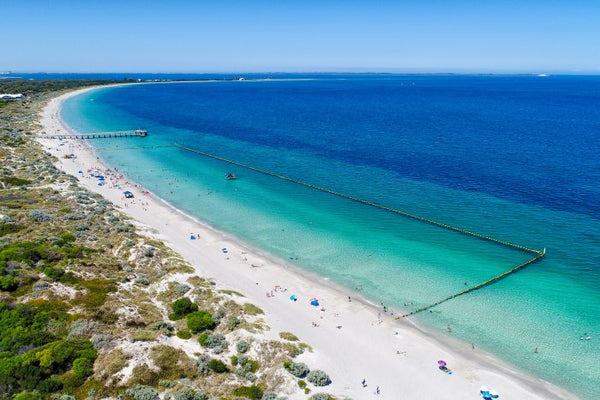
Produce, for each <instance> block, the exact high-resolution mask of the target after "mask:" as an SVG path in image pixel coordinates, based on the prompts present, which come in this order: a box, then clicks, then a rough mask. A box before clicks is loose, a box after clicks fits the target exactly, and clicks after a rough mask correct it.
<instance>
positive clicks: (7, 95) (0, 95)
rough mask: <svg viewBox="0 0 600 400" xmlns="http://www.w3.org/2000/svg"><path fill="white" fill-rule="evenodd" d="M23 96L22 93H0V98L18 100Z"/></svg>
mask: <svg viewBox="0 0 600 400" xmlns="http://www.w3.org/2000/svg"><path fill="white" fill-rule="evenodd" d="M24 98H25V96H24V95H23V94H22V93H17V94H10V93H0V100H19V99H24Z"/></svg>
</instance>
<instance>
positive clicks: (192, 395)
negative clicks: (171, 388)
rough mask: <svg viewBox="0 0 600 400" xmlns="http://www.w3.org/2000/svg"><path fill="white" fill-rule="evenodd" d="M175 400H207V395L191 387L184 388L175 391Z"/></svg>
mask: <svg viewBox="0 0 600 400" xmlns="http://www.w3.org/2000/svg"><path fill="white" fill-rule="evenodd" d="M173 397H174V398H175V400H208V396H207V395H206V393H204V392H200V393H198V392H196V391H195V390H193V389H190V388H185V389H181V390H179V391H178V392H176V393H175V395H174V396H173Z"/></svg>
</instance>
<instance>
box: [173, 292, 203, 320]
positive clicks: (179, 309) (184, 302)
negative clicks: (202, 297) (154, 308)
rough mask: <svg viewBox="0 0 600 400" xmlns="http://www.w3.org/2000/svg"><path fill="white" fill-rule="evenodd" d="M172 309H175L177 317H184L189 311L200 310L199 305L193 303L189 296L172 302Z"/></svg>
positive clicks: (174, 312) (174, 313)
mask: <svg viewBox="0 0 600 400" xmlns="http://www.w3.org/2000/svg"><path fill="white" fill-rule="evenodd" d="M171 309H172V310H173V315H175V316H177V317H184V316H186V315H187V314H189V313H193V312H195V311H198V305H197V304H195V303H192V301H191V300H190V299H188V298H187V297H182V298H181V299H177V300H175V301H174V302H173V304H171Z"/></svg>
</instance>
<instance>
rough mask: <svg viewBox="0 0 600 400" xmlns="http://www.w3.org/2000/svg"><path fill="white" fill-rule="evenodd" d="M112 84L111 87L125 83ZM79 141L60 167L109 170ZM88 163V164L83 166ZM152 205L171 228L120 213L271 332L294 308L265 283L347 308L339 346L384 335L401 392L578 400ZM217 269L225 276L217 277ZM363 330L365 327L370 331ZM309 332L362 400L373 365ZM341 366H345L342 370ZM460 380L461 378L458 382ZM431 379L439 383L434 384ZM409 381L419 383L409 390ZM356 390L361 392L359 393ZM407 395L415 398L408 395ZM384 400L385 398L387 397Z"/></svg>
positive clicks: (46, 121)
mask: <svg viewBox="0 0 600 400" xmlns="http://www.w3.org/2000/svg"><path fill="white" fill-rule="evenodd" d="M168 83H176V82H168ZM112 86H113V87H114V86H123V85H112ZM106 87H107V86H101V87H92V88H86V89H81V90H76V91H72V92H69V93H66V94H64V95H61V96H59V97H57V98H55V99H52V100H51V101H50V103H49V104H48V105H47V106H46V107H45V109H44V112H43V115H42V125H43V128H44V130H45V131H47V132H50V131H52V130H53V129H56V128H57V127H59V126H60V127H61V129H65V130H72V129H71V128H70V127H68V125H67V124H65V123H64V121H62V120H61V119H60V115H59V112H60V107H61V104H62V102H63V101H64V100H66V99H67V98H69V97H71V96H74V95H77V94H81V93H83V92H86V91H90V90H95V89H98V88H106ZM39 141H40V143H41V144H42V145H43V146H44V147H45V148H46V150H47V151H49V152H51V153H52V149H53V148H54V147H55V146H54V143H55V142H53V141H52V140H50V139H40V140H39ZM77 143H78V149H77V153H76V154H77V156H78V158H77V159H75V160H64V159H60V160H59V162H58V164H59V167H60V168H62V169H63V170H65V171H66V172H67V173H70V174H72V175H74V176H77V169H78V168H80V167H81V166H85V167H86V168H88V167H90V166H91V165H97V166H98V167H99V168H105V169H108V168H110V167H109V166H108V165H107V164H106V163H105V161H104V160H102V159H100V158H99V156H98V155H97V154H95V152H94V150H93V147H91V146H88V145H87V144H85V145H84V144H83V143H81V142H77ZM54 153H55V152H54ZM85 163H90V164H88V165H86V164H85ZM124 180H126V181H128V184H129V186H133V185H134V182H132V181H131V180H129V179H127V178H124ZM80 181H83V182H82V183H83V185H84V186H86V187H87V188H88V189H90V190H93V191H95V192H97V193H100V194H102V195H103V196H105V197H106V198H107V199H108V200H110V201H112V202H113V203H115V204H116V205H117V206H119V205H121V204H123V203H122V202H121V203H120V202H119V191H118V190H116V191H115V190H113V191H111V190H110V189H108V188H100V189H99V188H98V187H95V186H94V185H93V184H86V183H91V182H85V180H83V179H80ZM107 192H110V193H107ZM147 199H148V203H152V207H153V208H154V209H155V210H157V211H158V212H160V214H161V216H162V214H163V213H164V215H166V217H165V218H166V221H167V222H164V221H163V219H161V218H158V217H156V218H152V217H151V216H150V215H148V214H144V211H142V209H141V208H140V207H137V206H136V207H126V208H123V207H121V209H122V211H123V212H125V213H126V214H128V215H129V216H130V217H132V218H133V219H134V220H136V221H138V223H139V224H141V225H143V226H146V227H149V228H151V229H154V230H155V231H156V235H157V237H158V238H159V239H161V240H164V241H166V242H167V243H168V244H169V246H170V247H172V248H173V249H174V250H175V251H177V252H179V253H180V254H181V255H182V256H183V257H184V258H185V259H186V260H187V261H189V262H190V263H191V264H192V265H193V266H194V267H195V268H196V270H197V271H198V272H199V273H200V274H201V275H202V276H204V277H205V278H211V275H214V278H215V280H216V282H217V284H218V286H220V287H223V288H228V289H229V288H231V289H235V290H238V291H240V292H242V293H244V294H245V295H247V296H248V297H249V298H250V299H251V300H252V301H253V302H257V303H258V304H259V305H260V306H261V307H262V308H263V309H265V310H266V312H267V323H268V325H270V326H272V327H277V326H280V327H287V324H288V323H289V322H290V321H289V317H287V319H286V317H285V316H282V314H285V313H286V309H287V308H288V307H289V304H292V303H290V302H289V300H288V301H287V302H282V303H285V304H282V305H283V306H281V305H279V304H278V306H277V307H269V302H271V303H273V302H274V301H275V300H270V299H267V300H266V299H265V297H264V295H263V296H260V293H263V291H264V289H263V288H264V286H267V287H269V286H271V287H272V286H273V285H269V284H266V285H265V282H267V281H269V280H270V281H272V282H279V281H281V280H283V281H284V282H285V286H286V287H288V288H289V287H294V286H295V287H297V288H298V289H295V290H296V291H297V292H298V293H300V294H301V295H302V296H303V297H306V296H308V295H309V293H315V292H318V293H323V295H322V296H321V297H322V298H324V299H325V304H326V305H327V307H328V308H333V309H336V310H342V311H343V314H351V318H349V319H348V320H346V319H345V318H344V321H343V327H344V329H341V330H340V331H341V332H344V333H346V332H347V331H349V330H353V332H349V333H352V334H354V336H355V338H348V339H346V340H347V341H346V342H345V343H344V340H341V342H342V343H340V344H343V345H352V344H354V345H357V344H361V342H360V340H362V339H365V338H367V339H369V338H373V339H378V338H379V337H381V339H382V340H381V341H377V340H374V342H375V343H374V344H375V345H374V346H373V345H372V344H371V345H370V346H368V347H369V348H368V351H367V353H366V354H368V353H369V351H371V352H373V351H374V352H375V355H378V354H379V352H385V357H384V359H383V360H382V361H378V360H375V364H380V363H381V364H382V366H384V367H385V368H387V369H392V370H393V369H398V368H400V369H402V375H405V377H404V379H402V380H401V382H399V383H398V387H404V388H406V387H407V386H408V387H409V389H410V387H413V386H415V383H417V382H418V383H419V384H423V385H426V384H427V383H428V382H429V383H430V384H434V385H437V384H438V383H439V386H440V388H438V389H436V390H440V389H441V391H439V392H438V391H433V389H434V388H427V389H430V390H431V391H430V392H427V394H429V395H432V394H433V395H440V396H442V395H443V394H446V396H448V395H450V397H440V398H456V397H460V396H463V395H467V394H470V393H474V394H476V391H477V389H478V388H479V386H480V385H486V386H490V385H494V387H496V388H497V389H498V390H499V391H500V392H501V393H502V394H503V395H505V396H506V397H513V398H523V399H525V398H527V399H538V398H539V399H542V398H543V399H548V398H577V397H576V396H574V395H573V394H571V393H567V392H566V391H564V390H563V389H561V388H559V387H556V386H554V385H552V384H550V383H547V382H545V381H543V380H541V379H539V378H536V377H533V376H529V375H527V374H525V373H523V372H521V371H519V370H518V369H516V368H515V367H513V366H511V365H509V364H507V363H504V362H502V361H499V360H497V359H496V358H495V357H494V356H492V355H490V354H488V353H486V352H483V351H481V350H477V351H474V352H473V351H471V349H468V347H469V346H468V345H467V344H466V343H464V342H460V341H459V340H456V339H453V338H449V337H446V336H442V335H441V334H437V333H435V332H430V331H428V330H427V329H426V328H424V327H422V326H420V325H419V324H418V323H416V322H414V321H412V320H407V321H403V322H395V323H394V324H393V325H388V324H377V323H375V324H374V323H373V321H375V320H377V318H378V317H377V313H378V311H379V310H378V308H377V306H376V305H375V303H373V302H372V301H370V300H368V299H366V298H363V297H362V296H360V295H357V293H356V292H351V291H349V290H348V289H346V288H343V287H341V286H340V285H337V284H335V283H334V282H332V281H330V280H328V279H325V278H323V277H320V276H318V275H316V274H313V273H311V272H308V271H305V270H302V269H301V268H299V267H297V266H295V265H293V264H290V263H288V262H286V261H284V260H281V259H279V258H277V257H275V256H272V255H270V254H266V253H265V252H264V251H261V250H260V249H256V248H253V247H251V246H248V245H247V244H245V243H243V242H242V241H240V240H239V239H238V238H236V237H235V236H234V235H231V234H229V233H226V232H222V231H219V230H217V229H215V228H214V227H212V226H210V225H209V224H207V223H205V222H202V221H199V220H197V219H196V218H194V217H192V216H190V215H188V214H186V213H184V212H183V211H181V210H178V209H177V208H175V207H174V206H172V205H171V204H169V203H168V202H167V201H165V200H163V199H161V198H159V197H157V196H155V195H150V196H149V197H147ZM148 208H150V207H148ZM144 215H145V216H144ZM174 222H175V223H176V224H177V226H176V227H173V223H174ZM163 223H165V224H167V225H168V224H169V223H170V224H171V226H170V227H169V228H167V227H166V226H162V224H163ZM192 227H193V229H194V230H192V231H195V230H199V231H200V232H202V235H201V236H202V241H201V242H202V244H203V245H204V243H206V247H207V248H206V249H203V252H204V253H203V255H204V256H208V257H206V258H208V259H209V261H215V264H216V265H217V266H216V267H215V266H212V267H207V266H206V261H205V260H204V261H202V260H201V258H202V257H198V256H197V255H195V254H194V253H195V250H196V249H190V246H189V245H190V243H189V240H187V241H186V239H187V237H186V234H185V232H188V231H190V229H187V228H192ZM184 228H186V229H184ZM174 233H178V237H175V236H174V235H173V234H174ZM224 244H226V245H224ZM220 246H224V247H228V248H229V249H234V251H231V250H230V255H231V256H232V257H234V254H235V260H234V261H239V265H241V266H243V267H244V268H243V269H238V270H233V268H232V267H231V264H232V263H230V262H228V261H231V260H230V259H229V257H227V259H226V260H224V259H223V257H222V254H219V250H220V248H221V247H220ZM246 255H247V256H250V255H251V256H252V258H255V259H256V260H260V261H259V262H260V263H261V265H260V267H259V268H252V267H250V265H251V264H252V262H248V263H244V262H243V257H244V256H246ZM206 258H205V259H206ZM248 264H250V265H248ZM236 267H237V264H236ZM248 267H250V268H248ZM219 269H221V270H220V271H219ZM263 271H264V273H263ZM231 272H236V273H237V272H241V275H242V277H243V279H241V280H240V279H238V278H237V276H231V275H232V274H231ZM259 272H261V273H260V274H258V273H259ZM207 273H208V274H207ZM258 275H260V279H261V280H260V281H259V282H260V285H259V284H258V283H257V284H256V286H257V287H258V286H260V288H258V290H257V288H253V287H252V286H248V283H250V281H252V280H258V278H257V276H258ZM300 288H302V289H300ZM349 296H351V297H352V300H353V301H352V302H351V303H348V302H347V301H346V299H347V298H348V297H349ZM265 300H266V301H265ZM297 308H298V307H296V309H297ZM305 311H306V310H304V309H303V310H302V312H301V314H302V315H301V317H305V316H308V317H309V318H311V317H312V316H311V315H310V312H311V311H312V310H310V308H309V309H308V311H307V312H305ZM292 318H294V317H292ZM314 318H318V317H314ZM369 322H370V324H369ZM364 325H366V327H365V326H364ZM307 326H308V328H307V329H301V330H302V332H299V331H297V330H293V329H292V331H293V332H295V333H299V335H298V336H300V337H301V339H302V340H303V341H305V342H307V343H309V344H311V345H313V346H314V348H315V354H313V355H311V356H310V357H317V358H318V359H319V360H320V361H322V360H326V361H328V362H329V363H330V364H332V365H329V366H328V367H326V368H324V369H329V370H330V371H336V372H337V375H336V374H335V373H332V376H334V377H337V381H342V382H343V385H342V384H340V385H339V386H338V384H334V386H333V387H332V390H333V391H334V392H335V393H336V394H337V393H340V394H344V395H348V396H360V393H361V392H360V388H358V383H359V380H360V378H358V376H360V375H362V374H364V373H365V369H366V368H365V364H368V365H367V366H366V367H367V368H368V367H370V366H373V365H375V364H372V363H365V362H364V361H365V360H363V359H361V355H359V354H358V352H355V353H354V354H353V357H349V358H348V359H345V360H343V361H344V362H342V360H336V359H335V358H334V357H339V356H340V354H339V349H338V350H336V351H333V352H332V349H327V348H324V347H326V346H327V344H328V342H327V341H325V342H323V341H322V340H319V338H320V337H321V336H322V335H315V334H314V333H313V332H318V331H319V330H320V329H322V328H320V329H312V328H311V327H310V326H309V325H308V324H307ZM275 330H276V329H274V331H275ZM281 330H290V329H281ZM394 331H396V332H400V334H398V335H394V333H395V332H394ZM334 332H335V331H334ZM394 336H398V337H399V338H401V339H403V340H402V344H401V346H402V348H403V349H408V356H407V357H402V358H401V360H400V361H399V362H398V356H397V355H395V354H392V353H393V352H395V351H396V350H394V349H395V348H396V347H397V346H398V344H397V341H398V340H399V338H398V337H394ZM407 337H409V338H410V340H408V341H405V340H404V339H405V338H407ZM313 339H314V340H313ZM357 339H358V342H357ZM390 339H391V340H390ZM339 341H340V340H335V341H334V342H333V343H338V342H339ZM394 342H396V343H394ZM338 346H339V345H338ZM411 346H415V347H419V351H418V352H417V353H420V354H419V356H417V357H419V358H421V360H415V361H417V362H416V363H412V364H415V365H412V366H406V367H404V366H403V365H402V364H407V363H406V362H404V361H405V359H407V358H411V359H412V358H413V356H412V354H413V352H412V348H411ZM339 347H343V346H339ZM366 347H367V346H366ZM433 351H436V352H437V353H439V354H433ZM388 352H389V353H390V354H391V355H392V356H391V357H390V356H389V355H388V354H387V353H388ZM382 355H383V354H382ZM374 358H377V357H374ZM422 358H426V360H422ZM430 358H433V359H436V358H445V359H448V360H450V361H451V363H452V365H453V370H454V372H455V374H454V376H453V377H452V379H453V382H452V383H450V384H449V385H446V384H445V383H443V382H442V381H443V380H444V378H446V377H445V376H443V374H441V373H440V372H439V371H436V370H435V368H434V367H435V366H434V362H435V361H432V360H431V359H430ZM390 360H392V361H390ZM338 361H339V362H338ZM335 363H338V364H341V365H339V366H338V368H337V369H336V368H335V365H333V364H335ZM326 364H327V362H326ZM425 366H427V367H426V368H428V369H431V370H433V374H431V373H430V372H429V370H426V371H424V370H423V369H422V367H425ZM339 367H341V369H340V368H339ZM412 367H421V369H417V370H412V369H411V368H412ZM404 368H406V369H404ZM346 370H348V376H341V375H342V374H343V373H345V372H346ZM396 371H397V370H396ZM415 371H417V374H418V376H417V377H415V376H414V375H412V374H414V373H415ZM357 374H358V375H357ZM389 375H390V376H389V377H387V376H386V377H382V379H381V381H384V382H385V383H382V384H381V386H382V389H383V391H384V393H383V394H384V396H381V398H394V397H393V395H394V394H397V393H395V392H392V393H390V392H391V388H392V387H393V384H392V382H393V378H394V377H396V378H398V377H397V375H398V373H397V372H394V371H390V373H389ZM461 375H462V377H461V378H459V376H461ZM439 377H442V379H441V380H439V382H438V379H439ZM432 379H433V380H434V381H431V380H432ZM446 380H447V379H446ZM354 381H356V382H354ZM370 381H374V378H371V379H370ZM411 381H417V382H414V383H412V384H411ZM456 381H459V382H456ZM355 384H356V385H355ZM354 386H357V387H356V388H355V387H354ZM386 389H387V390H386ZM415 390H416V389H414V388H413V389H410V391H409V392H408V393H407V394H406V395H407V396H408V398H416V397H420V396H421V395H422V394H425V393H426V392H423V393H418V392H415ZM386 392H387V393H386ZM410 393H413V394H412V395H411V394H410ZM386 394H387V396H385V395H386ZM511 394H512V395H511ZM388 396H391V397H388ZM471 397H472V398H476V397H475V396H469V397H468V398H471ZM358 398H361V397H358Z"/></svg>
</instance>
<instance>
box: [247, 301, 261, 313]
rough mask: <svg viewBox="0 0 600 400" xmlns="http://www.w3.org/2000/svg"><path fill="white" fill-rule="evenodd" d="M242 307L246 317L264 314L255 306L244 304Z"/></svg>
mask: <svg viewBox="0 0 600 400" xmlns="http://www.w3.org/2000/svg"><path fill="white" fill-rule="evenodd" d="M243 307H244V312H245V313H246V314H248V315H258V314H264V311H263V310H261V309H260V308H259V307H257V306H255V305H254V304H250V303H246V304H244V306H243Z"/></svg>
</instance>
